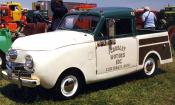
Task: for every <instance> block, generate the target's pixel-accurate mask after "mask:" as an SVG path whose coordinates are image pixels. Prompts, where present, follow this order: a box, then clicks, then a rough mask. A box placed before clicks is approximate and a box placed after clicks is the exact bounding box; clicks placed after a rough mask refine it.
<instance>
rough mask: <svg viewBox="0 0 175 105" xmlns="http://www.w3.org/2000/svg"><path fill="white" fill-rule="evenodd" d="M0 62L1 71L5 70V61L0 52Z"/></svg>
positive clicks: (3, 55)
mask: <svg viewBox="0 0 175 105" xmlns="http://www.w3.org/2000/svg"><path fill="white" fill-rule="evenodd" d="M0 60H1V61H2V65H1V68H2V69H5V68H6V63H5V62H6V59H5V54H3V53H1V52H0Z"/></svg>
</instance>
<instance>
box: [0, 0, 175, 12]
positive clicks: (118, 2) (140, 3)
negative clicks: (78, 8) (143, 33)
mask: <svg viewBox="0 0 175 105" xmlns="http://www.w3.org/2000/svg"><path fill="white" fill-rule="evenodd" d="M7 1H17V2H21V4H22V5H23V7H24V8H29V9H30V8H31V7H32V6H31V3H32V2H34V1H37V0H1V1H0V2H1V3H2V2H7ZM64 1H65V2H83V3H86V2H88V3H96V4H97V6H98V7H104V6H120V7H121V6H122V7H131V8H134V9H135V8H141V7H144V6H149V7H150V8H152V9H156V10H159V9H161V8H163V7H165V6H167V5H168V4H170V5H174V6H175V0H64Z"/></svg>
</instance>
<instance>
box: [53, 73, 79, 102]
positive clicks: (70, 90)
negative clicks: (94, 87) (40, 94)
mask: <svg viewBox="0 0 175 105" xmlns="http://www.w3.org/2000/svg"><path fill="white" fill-rule="evenodd" d="M81 80H82V79H81V76H80V75H78V73H76V72H67V73H64V74H62V75H61V77H60V78H59V79H58V81H57V84H56V86H55V89H54V91H55V92H54V94H55V96H56V98H58V99H71V98H74V97H75V96H77V95H78V93H79V92H80V90H81V89H82V81H81Z"/></svg>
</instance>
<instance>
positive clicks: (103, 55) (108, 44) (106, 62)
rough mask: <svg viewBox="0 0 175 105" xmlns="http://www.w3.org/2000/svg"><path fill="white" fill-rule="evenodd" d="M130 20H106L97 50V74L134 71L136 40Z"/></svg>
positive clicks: (119, 73) (135, 64) (120, 73)
mask: <svg viewBox="0 0 175 105" xmlns="http://www.w3.org/2000/svg"><path fill="white" fill-rule="evenodd" d="M132 31H133V30H132V19H107V20H106V22H105V23H104V25H103V27H102V29H101V32H100V33H99V37H100V38H99V40H98V41H97V42H96V44H97V49H96V53H97V54H96V55H97V74H104V73H111V72H114V71H115V72H116V71H117V74H116V75H122V74H125V73H129V72H132V71H134V70H136V66H137V62H136V61H137V59H138V58H137V55H138V54H137V53H138V51H137V40H136V38H135V36H133V35H132Z"/></svg>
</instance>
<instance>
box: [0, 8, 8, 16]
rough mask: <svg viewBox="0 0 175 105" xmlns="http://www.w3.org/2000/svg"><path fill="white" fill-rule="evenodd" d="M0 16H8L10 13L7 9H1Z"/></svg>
mask: <svg viewBox="0 0 175 105" xmlns="http://www.w3.org/2000/svg"><path fill="white" fill-rule="evenodd" d="M0 16H8V11H7V10H6V9H1V10H0Z"/></svg>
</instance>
